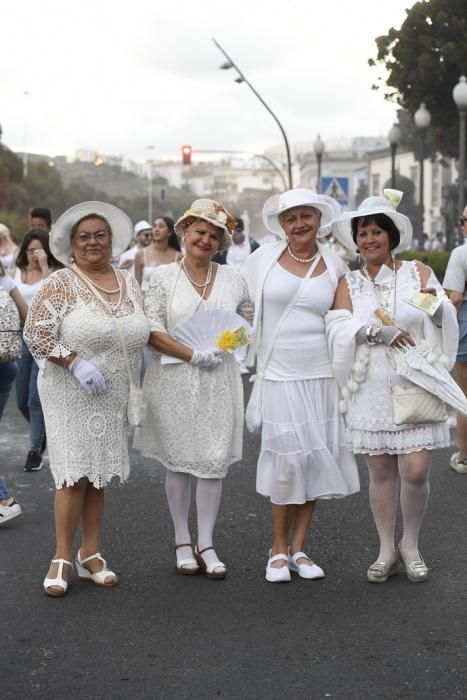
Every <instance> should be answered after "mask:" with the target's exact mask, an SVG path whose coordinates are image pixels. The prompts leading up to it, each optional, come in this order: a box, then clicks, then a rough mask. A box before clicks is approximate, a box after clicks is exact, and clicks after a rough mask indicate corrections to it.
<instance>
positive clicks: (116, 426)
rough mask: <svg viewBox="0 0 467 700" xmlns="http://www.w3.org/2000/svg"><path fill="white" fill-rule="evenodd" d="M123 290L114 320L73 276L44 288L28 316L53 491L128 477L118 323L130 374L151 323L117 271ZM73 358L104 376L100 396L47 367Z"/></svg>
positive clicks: (135, 290)
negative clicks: (74, 355) (37, 365)
mask: <svg viewBox="0 0 467 700" xmlns="http://www.w3.org/2000/svg"><path fill="white" fill-rule="evenodd" d="M120 273H122V275H123V277H124V280H125V289H126V291H125V292H124V294H123V298H122V301H121V303H120V304H119V305H117V304H113V305H111V306H112V308H113V314H112V315H111V314H110V313H109V311H108V310H107V309H106V307H105V304H100V303H99V301H98V299H97V298H96V297H95V295H94V294H93V293H92V292H91V291H90V289H89V288H88V287H87V286H86V284H84V282H82V281H81V280H80V279H79V278H78V277H77V276H76V275H75V274H74V273H73V272H72V271H71V270H68V269H65V270H59V271H58V272H55V273H54V274H52V275H50V277H48V278H47V279H46V280H45V282H44V283H43V285H42V287H41V289H40V291H39V293H38V294H37V296H36V297H35V299H34V302H33V304H32V306H31V307H30V309H29V313H28V317H27V321H26V326H25V332H24V337H25V340H26V342H27V344H28V345H29V347H30V349H31V352H32V354H33V355H34V357H35V358H36V360H38V362H39V363H40V365H41V371H40V374H39V379H38V387H39V395H40V398H41V403H42V408H43V411H44V418H45V424H46V429H47V443H48V449H49V458H50V468H51V470H52V474H53V477H54V480H55V484H56V486H57V488H61V487H62V486H65V485H66V486H71V485H73V484H74V483H76V482H77V481H78V480H79V479H81V478H83V477H86V478H87V479H88V480H89V481H90V482H91V483H92V484H93V486H95V487H96V488H101V487H103V486H105V485H106V484H107V483H108V482H109V481H110V480H111V479H112V477H114V476H118V477H119V478H120V480H121V481H124V480H125V479H126V478H127V477H128V474H129V461H128V438H127V419H126V408H127V401H128V392H129V386H128V375H127V370H126V365H125V362H124V356H123V351H122V346H121V342H120V336H119V333H118V331H117V328H116V321H117V322H118V323H119V324H120V328H121V330H122V333H123V335H124V337H125V340H126V343H127V348H128V357H129V360H130V364H132V366H133V368H135V366H136V365H137V361H138V360H139V357H140V355H141V353H142V351H143V348H144V347H145V346H146V343H147V340H148V337H149V322H148V320H147V318H146V317H145V315H144V311H143V302H142V297H141V291H140V289H139V286H138V284H137V282H136V280H135V279H134V278H133V277H132V275H130V274H128V273H127V272H125V271H120ZM71 351H74V352H76V353H77V354H78V356H79V357H81V358H84V359H86V360H89V362H92V363H93V364H94V365H95V366H96V367H97V368H98V369H99V371H100V372H101V373H102V375H103V377H104V379H105V383H106V391H105V392H104V393H102V394H99V395H97V396H92V395H89V394H87V393H86V392H85V391H84V389H83V388H82V386H81V384H80V383H79V382H78V380H77V379H76V378H75V377H74V375H73V373H72V372H71V371H70V370H69V369H65V368H64V367H60V366H58V365H56V364H54V363H52V362H47V361H45V360H46V359H47V358H48V357H50V356H55V357H60V356H62V355H67V354H69V352H71Z"/></svg>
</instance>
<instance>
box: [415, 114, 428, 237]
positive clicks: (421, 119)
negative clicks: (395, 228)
mask: <svg viewBox="0 0 467 700" xmlns="http://www.w3.org/2000/svg"><path fill="white" fill-rule="evenodd" d="M414 120H415V126H416V127H417V129H418V130H419V132H420V196H419V211H420V213H419V219H420V236H421V240H423V228H424V224H423V215H424V207H423V197H424V192H423V185H424V180H423V165H424V161H425V138H426V130H427V129H428V127H429V126H430V122H431V114H430V112H429V111H428V110H427V108H426V105H425V103H424V102H422V103H421V105H420V107H419V108H418V109H417V111H416V112H415V115H414Z"/></svg>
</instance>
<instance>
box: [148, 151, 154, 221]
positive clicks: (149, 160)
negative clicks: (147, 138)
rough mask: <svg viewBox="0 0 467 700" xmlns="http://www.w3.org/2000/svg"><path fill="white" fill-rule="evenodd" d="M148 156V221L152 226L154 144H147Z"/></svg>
mask: <svg viewBox="0 0 467 700" xmlns="http://www.w3.org/2000/svg"><path fill="white" fill-rule="evenodd" d="M147 149H148V152H149V156H148V222H149V223H150V224H151V226H152V150H153V149H154V146H147Z"/></svg>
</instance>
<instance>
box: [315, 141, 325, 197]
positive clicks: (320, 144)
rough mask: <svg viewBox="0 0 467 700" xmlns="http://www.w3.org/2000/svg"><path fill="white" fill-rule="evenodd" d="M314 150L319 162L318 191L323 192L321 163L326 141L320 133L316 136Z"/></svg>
mask: <svg viewBox="0 0 467 700" xmlns="http://www.w3.org/2000/svg"><path fill="white" fill-rule="evenodd" d="M313 150H314V152H315V156H316V161H317V164H318V172H317V186H316V191H317V193H318V194H319V193H320V192H321V163H322V160H323V153H324V141H323V139H322V138H321V136H320V135H319V134H318V136H317V137H316V139H315V142H314V144H313Z"/></svg>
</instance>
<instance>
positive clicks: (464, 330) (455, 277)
mask: <svg viewBox="0 0 467 700" xmlns="http://www.w3.org/2000/svg"><path fill="white" fill-rule="evenodd" d="M459 223H460V225H461V226H462V230H463V233H464V245H461V246H459V247H458V248H454V250H453V251H452V253H451V255H450V257H449V261H448V265H447V268H446V273H445V275H444V280H443V287H444V288H445V289H449V290H450V292H451V294H450V299H451V301H452V303H453V304H454V306H455V307H456V309H457V317H458V321H459V346H458V349H457V356H456V364H455V365H454V373H455V376H456V380H457V383H458V384H459V386H460V387H461V389H462V390H463V392H464V393H465V394H466V395H467V206H466V207H465V209H464V211H463V212H462V216H461V217H460V220H459ZM457 440H458V444H459V452H455V453H454V454H453V455H452V457H451V461H450V463H449V465H450V466H451V467H452V469H454V470H455V471H456V472H459V474H467V417H466V416H464V415H463V414H462V413H458V414H457Z"/></svg>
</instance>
